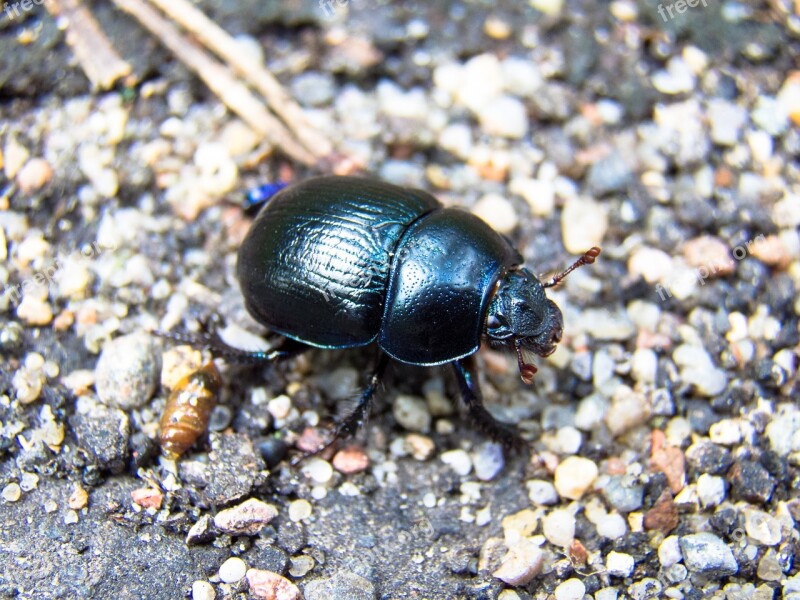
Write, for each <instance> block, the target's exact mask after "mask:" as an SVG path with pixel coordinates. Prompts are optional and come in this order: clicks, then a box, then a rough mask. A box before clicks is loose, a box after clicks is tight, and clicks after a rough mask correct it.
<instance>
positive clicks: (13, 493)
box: [2, 483, 22, 502]
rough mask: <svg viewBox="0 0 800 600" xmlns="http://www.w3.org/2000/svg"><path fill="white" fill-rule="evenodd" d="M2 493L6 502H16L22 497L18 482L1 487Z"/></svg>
mask: <svg viewBox="0 0 800 600" xmlns="http://www.w3.org/2000/svg"><path fill="white" fill-rule="evenodd" d="M2 495H3V500H5V501H6V502H16V501H17V500H19V499H20V498H21V497H22V489H21V488H20V487H19V484H18V483H9V484H8V485H7V486H6V487H4V488H3V492H2Z"/></svg>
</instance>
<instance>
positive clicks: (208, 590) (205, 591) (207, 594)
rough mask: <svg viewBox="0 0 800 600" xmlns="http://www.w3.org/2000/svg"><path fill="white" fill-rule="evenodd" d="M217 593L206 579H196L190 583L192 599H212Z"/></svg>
mask: <svg viewBox="0 0 800 600" xmlns="http://www.w3.org/2000/svg"><path fill="white" fill-rule="evenodd" d="M216 597H217V593H216V592H215V591H214V586H213V585H211V584H210V583H208V582H207V581H201V580H197V581H195V582H194V583H193V584H192V600H214V599H215V598H216Z"/></svg>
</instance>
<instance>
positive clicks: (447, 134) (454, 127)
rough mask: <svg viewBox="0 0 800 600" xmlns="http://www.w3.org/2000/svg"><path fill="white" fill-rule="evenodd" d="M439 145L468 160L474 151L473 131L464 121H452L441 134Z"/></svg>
mask: <svg viewBox="0 0 800 600" xmlns="http://www.w3.org/2000/svg"><path fill="white" fill-rule="evenodd" d="M439 146H441V147H442V148H444V149H445V150H447V151H448V152H451V153H452V154H454V155H455V156H456V157H458V158H460V159H462V160H466V159H467V158H469V154H470V152H472V131H471V130H470V128H469V126H468V125H466V124H464V123H452V124H450V125H448V126H447V127H445V128H444V129H443V130H442V132H441V133H440V134H439Z"/></svg>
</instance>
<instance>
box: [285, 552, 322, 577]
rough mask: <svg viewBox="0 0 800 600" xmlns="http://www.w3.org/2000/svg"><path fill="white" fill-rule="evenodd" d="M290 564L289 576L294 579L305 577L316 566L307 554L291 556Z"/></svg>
mask: <svg viewBox="0 0 800 600" xmlns="http://www.w3.org/2000/svg"><path fill="white" fill-rule="evenodd" d="M290 562H291V565H290V566H289V575H291V576H292V577H294V578H296V579H299V578H300V577H305V576H306V575H307V574H308V573H309V572H310V571H311V570H312V569H313V568H314V567H315V566H316V561H315V560H314V559H313V558H312V557H311V556H308V555H307V554H301V555H300V556H293V557H292V558H291V559H290Z"/></svg>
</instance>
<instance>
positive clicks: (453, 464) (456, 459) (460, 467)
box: [440, 449, 472, 477]
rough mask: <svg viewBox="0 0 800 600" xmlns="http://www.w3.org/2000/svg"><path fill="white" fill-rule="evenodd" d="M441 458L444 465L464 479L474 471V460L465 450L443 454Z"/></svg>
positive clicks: (449, 451)
mask: <svg viewBox="0 0 800 600" xmlns="http://www.w3.org/2000/svg"><path fill="white" fill-rule="evenodd" d="M440 458H441V460H442V462H443V463H444V464H446V465H448V466H449V467H450V468H451V469H453V471H455V472H456V473H457V474H458V475H461V476H462V477H465V476H467V475H469V472H470V471H471V470H472V459H470V457H469V454H467V453H466V451H464V450H461V449H457V450H448V451H447V452H443V453H442V454H441V456H440Z"/></svg>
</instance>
